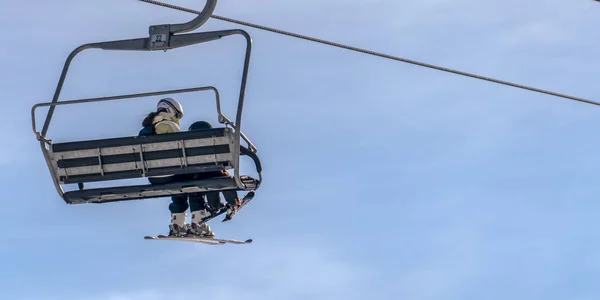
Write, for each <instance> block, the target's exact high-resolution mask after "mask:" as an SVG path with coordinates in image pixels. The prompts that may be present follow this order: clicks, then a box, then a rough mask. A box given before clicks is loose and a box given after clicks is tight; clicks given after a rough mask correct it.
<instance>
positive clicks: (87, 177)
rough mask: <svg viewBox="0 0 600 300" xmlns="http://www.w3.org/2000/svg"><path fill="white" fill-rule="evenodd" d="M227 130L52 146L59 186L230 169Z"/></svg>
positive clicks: (230, 146)
mask: <svg viewBox="0 0 600 300" xmlns="http://www.w3.org/2000/svg"><path fill="white" fill-rule="evenodd" d="M233 139H234V135H233V132H232V129H230V128H215V129H207V130H199V131H189V132H178V133H169V134H161V135H152V136H139V137H138V136H135V137H124V138H113V139H101V140H92V141H79V142H68V143H57V144H53V145H52V147H51V148H50V157H51V158H52V164H53V166H54V168H53V169H54V172H55V175H56V178H58V179H59V182H60V183H61V184H66V183H84V182H94V181H107V180H117V179H129V178H138V177H151V176H161V175H170V174H185V173H198V172H208V171H216V170H226V169H231V168H233V153H232V149H233V145H234V143H233V142H234V140H233Z"/></svg>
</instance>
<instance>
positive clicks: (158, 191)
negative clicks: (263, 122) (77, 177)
mask: <svg viewBox="0 0 600 300" xmlns="http://www.w3.org/2000/svg"><path fill="white" fill-rule="evenodd" d="M240 178H241V179H242V182H243V183H244V184H245V185H246V189H244V190H254V189H256V187H257V186H258V184H259V181H258V180H257V179H254V178H252V177H250V176H241V177H240ZM227 190H240V189H239V188H238V187H237V185H236V184H235V180H234V179H233V177H220V178H210V179H203V180H191V181H182V182H171V183H166V184H144V185H131V186H122V187H106V188H94V189H86V190H75V191H69V192H65V193H64V195H63V198H64V199H65V201H66V202H67V203H68V204H84V203H106V202H114V201H124V200H139V199H147V198H161V197H170V196H174V195H189V194H192V193H202V192H218V191H227Z"/></svg>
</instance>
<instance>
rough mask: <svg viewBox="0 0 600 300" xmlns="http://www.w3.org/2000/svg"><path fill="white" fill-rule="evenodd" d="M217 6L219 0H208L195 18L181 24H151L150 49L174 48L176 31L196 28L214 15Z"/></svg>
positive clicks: (181, 31) (182, 31)
mask: <svg viewBox="0 0 600 300" xmlns="http://www.w3.org/2000/svg"><path fill="white" fill-rule="evenodd" d="M216 6H217V0H206V5H205V6H204V9H202V11H201V12H200V14H199V15H198V16H197V17H195V18H194V19H193V20H191V21H189V22H186V23H181V24H161V25H152V26H150V29H149V33H150V41H149V43H148V49H150V50H164V51H167V50H169V49H171V48H172V45H171V40H172V39H171V37H172V36H173V35H175V34H176V33H184V32H188V31H193V30H196V29H197V28H198V27H200V26H202V25H203V24H204V23H206V21H208V19H209V18H210V17H211V16H212V13H213V12H214V11H215V7H216Z"/></svg>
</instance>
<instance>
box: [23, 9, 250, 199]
mask: <svg viewBox="0 0 600 300" xmlns="http://www.w3.org/2000/svg"><path fill="white" fill-rule="evenodd" d="M216 4H217V0H207V1H206V5H205V7H204V9H203V10H202V11H201V13H200V14H199V15H198V16H197V17H195V18H194V19H193V20H191V21H189V22H186V23H181V24H160V25H151V26H150V27H149V37H146V38H135V39H127V40H115V41H105V42H98V43H89V44H84V45H81V46H79V47H77V48H75V50H73V51H72V52H71V53H70V54H69V56H68V57H67V59H66V61H65V64H64V66H63V70H62V72H61V75H60V79H59V81H58V84H57V87H56V90H55V92H54V97H53V99H52V101H51V102H44V103H38V104H35V105H34V106H33V107H32V109H31V118H32V130H33V132H34V134H35V135H36V138H37V140H38V141H39V142H40V148H41V150H42V153H43V154H44V159H45V160H46V164H47V165H48V168H49V170H50V173H51V175H52V178H53V181H54V184H55V186H56V190H57V191H58V193H59V195H61V197H62V196H63V194H64V191H63V189H62V187H61V185H60V180H59V179H58V178H57V176H56V175H55V173H54V172H53V165H52V158H51V157H50V150H49V148H48V147H51V145H52V140H50V139H48V138H47V137H46V134H47V132H48V128H49V126H50V122H51V120H52V116H53V113H54V110H55V108H56V106H59V105H72V104H81V103H89V102H100V101H111V100H120V99H125V98H139V97H148V96H155V95H164V94H176V93H185V92H195V91H204V90H212V91H213V92H214V93H215V95H216V102H217V113H218V121H219V123H221V124H225V125H226V126H231V127H232V128H233V129H234V145H233V156H234V166H235V167H234V176H233V177H234V179H235V183H236V185H237V188H238V189H240V190H244V189H245V188H246V186H245V184H244V182H243V180H242V179H241V178H240V168H239V162H240V146H241V145H240V139H242V138H243V139H244V141H245V142H246V143H247V144H248V149H249V150H250V151H251V152H252V153H256V152H257V149H256V147H255V146H254V144H252V142H251V141H250V140H249V139H248V137H247V136H246V135H244V133H243V132H242V131H241V122H242V112H243V105H244V97H245V91H246V83H247V78H248V71H249V65H250V54H251V50H252V38H251V37H250V35H249V34H248V33H247V32H246V31H244V30H242V29H228V30H217V31H209V32H198V33H187V34H182V33H184V32H189V31H193V30H195V29H197V28H199V27H200V26H202V25H203V24H204V23H205V22H206V21H207V20H208V19H209V18H210V16H211V15H212V13H213V11H214V9H215V7H216ZM230 35H242V36H243V37H244V38H245V40H246V52H245V58H244V66H243V71H242V79H241V85H240V93H239V99H238V106H237V112H236V117H235V122H232V121H231V120H230V119H229V118H228V117H227V116H225V115H224V114H223V113H222V111H221V105H220V98H219V92H218V90H217V89H216V88H215V87H212V86H205V87H196V88H190V89H179V90H164V91H156V92H150V93H138V94H128V95H117V96H109V97H100V98H88V99H78V100H68V101H59V97H60V94H61V91H62V88H63V84H64V82H65V79H66V76H67V73H68V70H69V67H70V65H71V63H72V61H73V59H74V58H75V56H76V55H77V54H79V53H81V52H82V51H84V50H87V49H101V50H113V51H156V50H163V51H165V52H166V51H167V50H172V49H176V48H182V47H186V46H191V45H195V44H200V43H205V42H209V41H214V40H219V39H221V38H223V37H226V36H230ZM39 107H49V110H48V114H47V115H46V119H45V121H44V125H43V128H42V130H41V132H40V131H38V130H37V125H36V120H35V117H36V116H35V110H36V109H37V108H39ZM259 176H260V179H259V182H260V181H262V175H260V174H259ZM80 189H81V186H80Z"/></svg>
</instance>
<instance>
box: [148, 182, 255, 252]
mask: <svg viewBox="0 0 600 300" xmlns="http://www.w3.org/2000/svg"><path fill="white" fill-rule="evenodd" d="M252 198H254V191H251V192H249V193H248V194H246V196H244V198H243V199H242V201H241V203H240V205H239V206H238V207H237V208H235V210H234V211H233V212H231V214H229V215H227V216H226V217H225V218H224V219H223V221H222V222H227V221H230V220H231V219H232V218H233V216H234V215H235V214H236V213H237V212H238V211H240V209H242V207H244V206H245V205H246V204H248V202H250V201H251V200H252ZM225 212H227V207H226V206H225V207H222V208H221V209H220V210H218V211H217V212H216V213H214V214H211V215H210V216H208V217H206V218H204V219H202V222H204V223H205V222H208V221H210V220H212V219H214V218H216V217H218V216H220V215H222V214H223V213H225ZM144 239H145V240H167V241H185V242H196V243H203V244H208V245H224V244H238V245H241V244H250V243H252V239H247V240H245V241H239V240H232V239H220V238H216V237H201V236H197V235H186V236H166V235H157V236H145V237H144Z"/></svg>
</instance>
